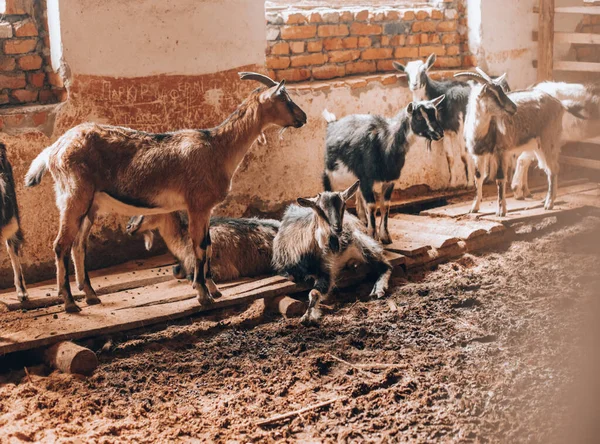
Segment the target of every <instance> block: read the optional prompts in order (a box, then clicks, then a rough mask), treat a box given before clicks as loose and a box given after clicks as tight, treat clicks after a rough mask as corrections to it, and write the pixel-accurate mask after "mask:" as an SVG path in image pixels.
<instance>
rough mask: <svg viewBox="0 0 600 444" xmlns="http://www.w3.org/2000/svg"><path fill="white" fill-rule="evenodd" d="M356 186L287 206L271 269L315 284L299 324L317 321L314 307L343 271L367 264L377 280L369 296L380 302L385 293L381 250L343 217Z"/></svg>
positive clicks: (386, 273)
mask: <svg viewBox="0 0 600 444" xmlns="http://www.w3.org/2000/svg"><path fill="white" fill-rule="evenodd" d="M358 186H359V183H358V182H356V183H355V184H354V185H352V186H351V187H350V188H348V189H346V190H345V191H343V192H329V191H325V192H323V193H321V194H319V195H318V196H316V197H314V198H310V199H303V198H299V199H298V205H294V204H292V205H290V206H289V207H288V208H287V210H286V212H285V214H284V216H283V220H282V222H281V227H280V228H279V232H278V233H277V236H275V241H274V243H273V268H275V270H276V271H277V272H278V273H280V274H283V275H285V276H288V277H291V278H293V279H294V280H295V281H296V282H304V281H307V280H313V279H314V285H313V289H312V290H311V291H310V294H309V305H308V309H307V310H306V313H305V314H304V316H303V317H302V322H303V323H305V324H307V323H312V322H316V321H317V320H318V318H319V312H318V310H317V304H318V302H319V300H320V299H321V298H322V297H323V296H327V295H328V294H329V292H330V290H331V289H332V288H333V286H334V285H335V283H336V279H337V277H338V275H339V273H340V271H341V270H342V269H344V267H346V266H348V265H357V264H365V263H366V264H368V265H369V266H370V268H372V270H373V271H374V272H375V273H376V274H377V276H378V279H377V281H376V282H375V286H374V287H373V290H372V291H371V295H370V296H371V297H377V298H381V297H383V296H384V295H385V292H386V290H387V288H388V281H389V279H390V276H391V274H392V266H391V265H390V263H389V262H388V261H387V259H386V258H385V256H384V251H383V247H382V246H381V245H380V244H379V243H378V242H376V241H375V240H374V239H372V238H371V237H369V236H368V235H367V234H366V233H365V231H364V225H363V224H362V223H361V222H360V221H359V220H358V219H357V218H356V217H354V216H353V215H351V214H347V213H346V211H345V210H346V201H347V200H348V199H349V198H351V197H352V195H353V194H354V193H355V192H356V190H357V189H358Z"/></svg>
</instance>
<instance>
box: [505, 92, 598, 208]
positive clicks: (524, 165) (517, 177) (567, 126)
mask: <svg viewBox="0 0 600 444" xmlns="http://www.w3.org/2000/svg"><path fill="white" fill-rule="evenodd" d="M533 89H537V90H539V91H544V92H545V93H547V94H550V95H551V96H552V97H554V98H556V99H558V100H560V101H561V102H562V103H563V105H564V106H565V107H566V108H567V109H570V110H573V111H575V112H576V114H573V113H571V112H567V113H565V114H564V117H563V121H562V128H563V132H562V142H563V144H564V143H566V142H577V141H584V140H586V139H589V138H592V137H597V136H600V84H598V83H590V84H581V83H564V82H542V83H538V84H537V85H534V86H533ZM534 160H536V156H535V153H533V152H531V151H529V152H524V153H522V154H521V155H520V156H519V159H518V160H517V168H516V171H515V174H514V176H513V180H512V184H511V187H512V190H513V192H514V193H515V198H517V199H523V198H525V197H529V196H530V195H531V193H530V191H529V186H528V184H527V171H528V169H529V165H531V163H532V162H533V161H534Z"/></svg>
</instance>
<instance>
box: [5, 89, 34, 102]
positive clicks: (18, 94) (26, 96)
mask: <svg viewBox="0 0 600 444" xmlns="http://www.w3.org/2000/svg"><path fill="white" fill-rule="evenodd" d="M11 96H12V97H13V98H14V99H16V100H18V101H19V102H21V103H29V102H35V101H36V100H37V98H38V92H37V90H35V91H29V90H27V89H16V90H13V91H12V92H11Z"/></svg>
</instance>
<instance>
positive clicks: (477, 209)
mask: <svg viewBox="0 0 600 444" xmlns="http://www.w3.org/2000/svg"><path fill="white" fill-rule="evenodd" d="M476 213H479V208H471V209H470V210H469V214H476Z"/></svg>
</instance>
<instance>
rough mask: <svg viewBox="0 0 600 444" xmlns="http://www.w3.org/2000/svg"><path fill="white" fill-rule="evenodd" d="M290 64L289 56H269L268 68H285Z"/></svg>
mask: <svg viewBox="0 0 600 444" xmlns="http://www.w3.org/2000/svg"><path fill="white" fill-rule="evenodd" d="M289 66H290V58H289V57H272V56H269V57H267V68H271V69H285V68H288V67H289Z"/></svg>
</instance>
